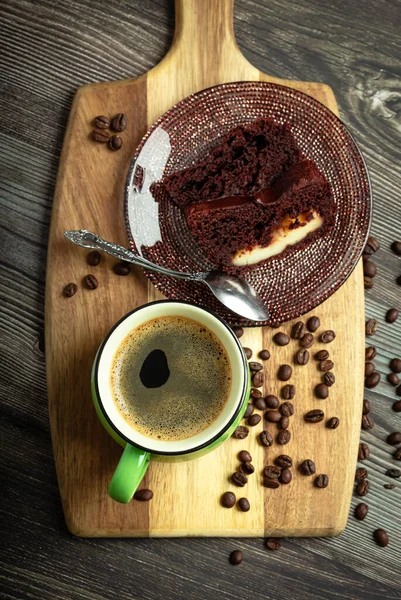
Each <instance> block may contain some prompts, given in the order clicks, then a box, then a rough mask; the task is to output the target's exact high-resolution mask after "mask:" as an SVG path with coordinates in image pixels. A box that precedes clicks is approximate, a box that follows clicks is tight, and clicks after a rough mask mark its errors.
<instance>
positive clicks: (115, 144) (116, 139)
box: [109, 135, 123, 150]
mask: <svg viewBox="0 0 401 600" xmlns="http://www.w3.org/2000/svg"><path fill="white" fill-rule="evenodd" d="M122 145H123V138H122V137H121V136H119V135H112V136H111V138H110V140H109V148H110V150H120V148H121V146H122Z"/></svg>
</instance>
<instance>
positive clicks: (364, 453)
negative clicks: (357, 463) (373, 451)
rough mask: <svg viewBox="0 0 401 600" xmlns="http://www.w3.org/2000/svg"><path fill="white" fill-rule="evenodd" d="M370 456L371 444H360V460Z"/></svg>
mask: <svg viewBox="0 0 401 600" xmlns="http://www.w3.org/2000/svg"><path fill="white" fill-rule="evenodd" d="M369 456H370V450H369V446H368V445H367V444H365V443H364V442H361V443H360V444H359V448H358V460H366V459H368V458H369Z"/></svg>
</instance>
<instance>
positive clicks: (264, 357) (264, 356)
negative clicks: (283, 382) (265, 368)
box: [259, 350, 270, 360]
mask: <svg viewBox="0 0 401 600" xmlns="http://www.w3.org/2000/svg"><path fill="white" fill-rule="evenodd" d="M259 358H261V359H262V360H269V358H270V352H269V351H268V350H261V351H260V352H259Z"/></svg>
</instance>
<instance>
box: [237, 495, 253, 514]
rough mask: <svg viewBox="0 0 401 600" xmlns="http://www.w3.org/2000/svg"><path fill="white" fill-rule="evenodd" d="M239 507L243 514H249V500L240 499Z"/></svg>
mask: <svg viewBox="0 0 401 600" xmlns="http://www.w3.org/2000/svg"><path fill="white" fill-rule="evenodd" d="M238 506H239V507H240V509H241V510H242V512H248V510H249V509H250V508H251V505H250V504H249V500H248V498H240V499H239V500H238Z"/></svg>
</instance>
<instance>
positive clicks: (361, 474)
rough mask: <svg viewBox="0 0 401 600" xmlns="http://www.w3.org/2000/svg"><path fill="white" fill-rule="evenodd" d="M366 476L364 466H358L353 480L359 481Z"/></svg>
mask: <svg viewBox="0 0 401 600" xmlns="http://www.w3.org/2000/svg"><path fill="white" fill-rule="evenodd" d="M367 476H368V472H367V470H366V469H365V468H364V467H358V468H357V470H356V471H355V481H361V480H362V479H366V477H367Z"/></svg>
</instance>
